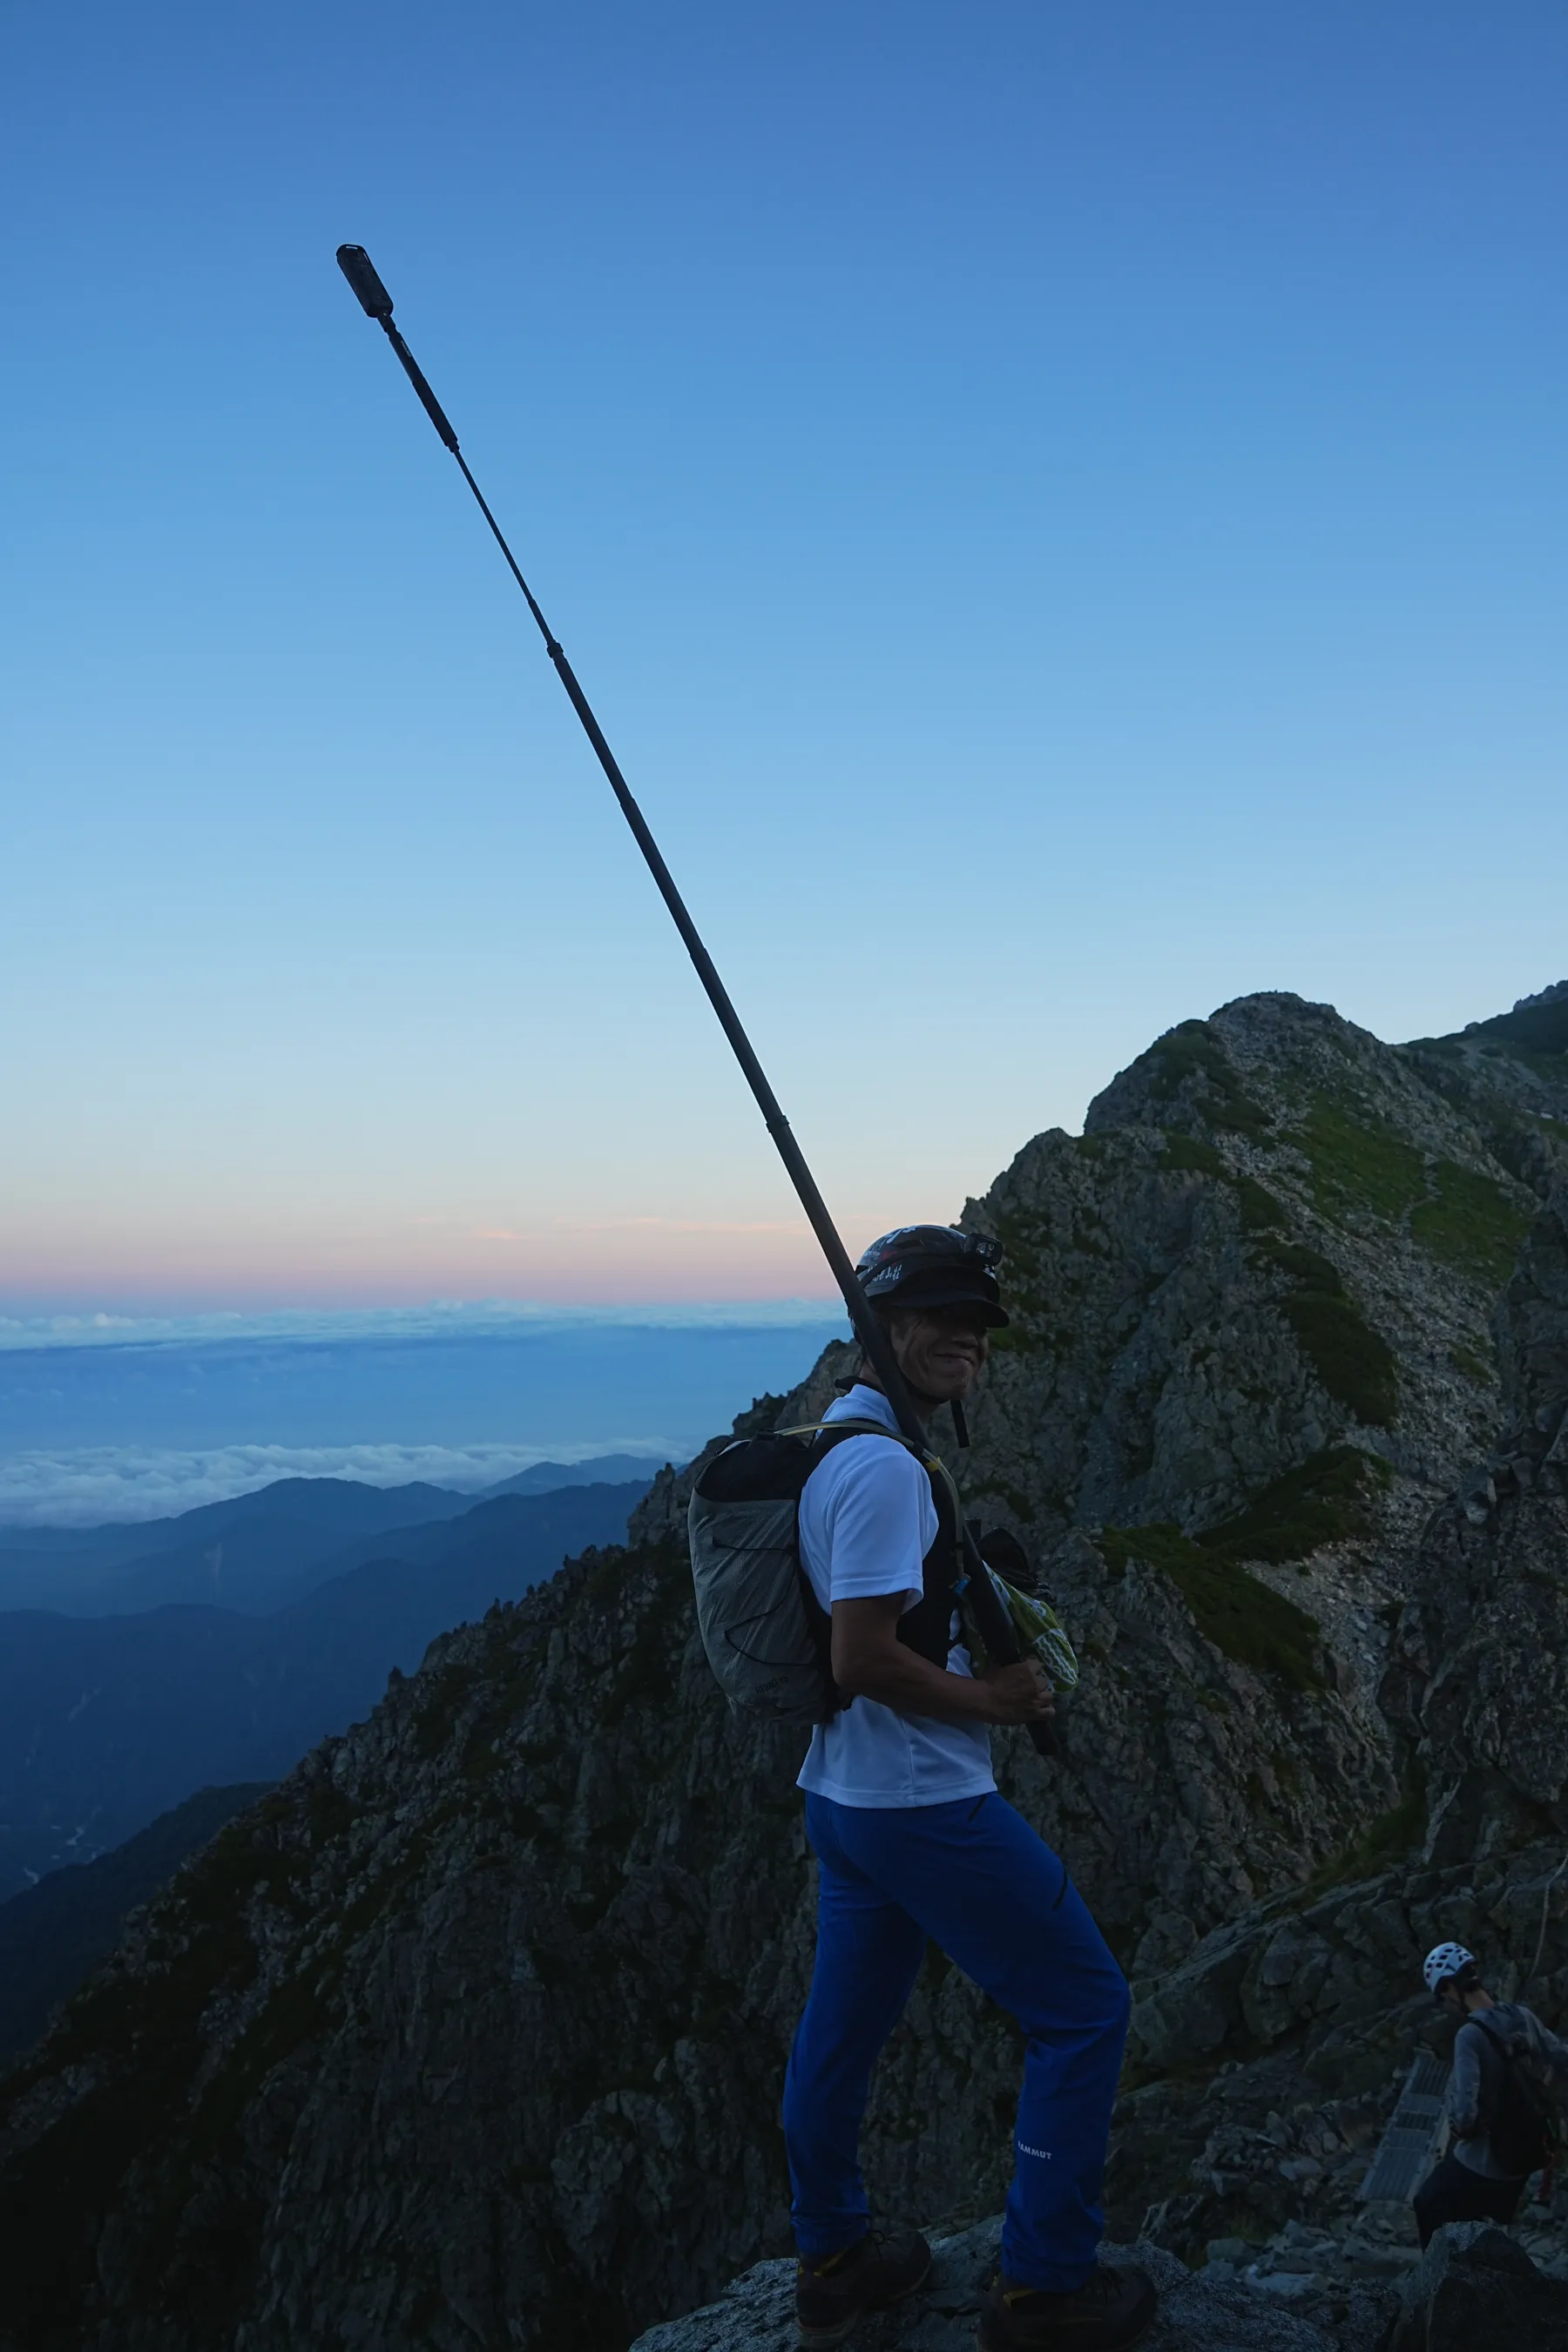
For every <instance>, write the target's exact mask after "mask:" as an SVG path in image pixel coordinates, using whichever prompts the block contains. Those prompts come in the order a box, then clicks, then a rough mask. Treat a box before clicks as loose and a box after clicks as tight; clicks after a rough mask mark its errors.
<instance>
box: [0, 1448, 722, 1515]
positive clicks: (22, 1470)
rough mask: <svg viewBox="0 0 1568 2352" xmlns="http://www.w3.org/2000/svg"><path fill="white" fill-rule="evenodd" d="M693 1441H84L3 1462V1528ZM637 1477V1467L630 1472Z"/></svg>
mask: <svg viewBox="0 0 1568 2352" xmlns="http://www.w3.org/2000/svg"><path fill="white" fill-rule="evenodd" d="M697 1443H700V1441H694V1440H692V1439H691V1438H689V1437H683V1436H680V1435H679V1434H677V1435H676V1436H674V1437H671V1438H668V1439H660V1438H657V1437H646V1436H645V1437H624V1438H616V1439H604V1438H599V1439H595V1441H594V1442H593V1443H592V1444H579V1445H551V1446H544V1445H460V1446H459V1445H223V1446H214V1447H209V1448H207V1449H206V1450H205V1451H200V1452H193V1453H183V1452H180V1451H178V1450H177V1449H174V1448H172V1447H166V1446H107V1445H99V1446H82V1447H79V1448H77V1449H74V1450H71V1451H68V1452H64V1453H49V1452H33V1453H25V1454H14V1455H12V1456H11V1457H10V1458H9V1459H8V1460H0V1527H6V1528H41V1527H51V1528H68V1527H98V1526H100V1525H101V1524H103V1523H105V1522H110V1521H113V1522H124V1521H133V1520H137V1519H162V1518H168V1517H173V1516H174V1514H175V1513H176V1512H179V1511H190V1510H194V1509H195V1507H196V1505H197V1504H198V1503H220V1502H225V1501H226V1500H227V1499H228V1498H229V1497H230V1496H234V1495H249V1494H253V1493H254V1492H255V1491H256V1489H257V1488H258V1486H270V1485H271V1484H272V1482H273V1480H274V1479H275V1478H357V1479H360V1480H363V1483H364V1484H365V1485H366V1486H406V1485H408V1484H409V1483H410V1482H411V1481H412V1480H414V1479H416V1478H421V1479H424V1480H426V1481H427V1483H428V1484H429V1485H431V1486H453V1487H456V1488H457V1490H458V1493H459V1494H464V1495H473V1494H479V1493H480V1492H482V1491H483V1489H484V1488H485V1487H487V1486H495V1485H497V1484H498V1482H499V1481H500V1479H502V1478H510V1477H512V1476H514V1475H516V1473H517V1472H518V1471H520V1470H527V1469H531V1467H532V1465H533V1464H534V1463H536V1462H587V1461H592V1460H593V1458H594V1457H595V1454H643V1455H645V1456H646V1457H647V1461H648V1465H649V1469H650V1471H651V1470H654V1469H657V1468H658V1466H659V1465H661V1464H663V1463H665V1462H669V1461H684V1460H685V1459H686V1458H687V1457H688V1455H689V1454H690V1453H691V1452H692V1451H693V1450H694V1447H695V1444H697ZM623 1475H630V1474H629V1473H626V1474H623Z"/></svg>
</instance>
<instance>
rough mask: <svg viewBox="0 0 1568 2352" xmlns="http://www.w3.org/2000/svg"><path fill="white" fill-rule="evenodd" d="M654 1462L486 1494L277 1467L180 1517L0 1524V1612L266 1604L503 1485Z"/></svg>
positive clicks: (623, 1459) (623, 1475) (612, 1463)
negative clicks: (290, 1472) (354, 1554)
mask: <svg viewBox="0 0 1568 2352" xmlns="http://www.w3.org/2000/svg"><path fill="white" fill-rule="evenodd" d="M657 1466H658V1465H656V1464H655V1463H653V1462H651V1461H649V1460H647V1458H646V1457H645V1456H643V1455H640V1454H599V1455H596V1456H595V1458H594V1459H593V1460H592V1461H589V1462H576V1463H570V1462H536V1463H534V1464H533V1465H531V1467H530V1468H529V1469H527V1470H520V1471H519V1472H518V1473H517V1475H515V1476H514V1477H510V1478H504V1479H501V1480H500V1481H499V1482H498V1483H497V1484H496V1485H495V1486H488V1487H485V1488H484V1489H482V1490H481V1492H480V1493H479V1494H477V1495H474V1494H459V1493H458V1491H457V1490H456V1489H455V1488H453V1487H449V1486H427V1485H426V1484H424V1483H422V1482H421V1483H416V1484H413V1485H409V1486H366V1485H364V1484H363V1483H362V1482H361V1481H359V1480H357V1479H351V1478H279V1479H275V1480H274V1481H273V1483H272V1484H271V1485H270V1486H261V1487H258V1489H257V1490H256V1492H255V1493H253V1494H249V1495H236V1496H233V1497H231V1498H230V1499H229V1500H227V1501H226V1502H221V1503H203V1504H200V1505H199V1506H198V1507H196V1508H195V1510H190V1511H182V1512H181V1513H180V1514H179V1515H178V1517H174V1518H166V1519H143V1520H140V1521H136V1522H133V1523H130V1524H114V1525H110V1526H105V1527H94V1528H37V1527H11V1528H7V1527H0V1611H4V1610H9V1609H58V1610H62V1611H63V1612H65V1613H66V1614H67V1615H68V1616H72V1617H100V1616H111V1615H118V1614H120V1613H121V1612H129V1611H132V1610H142V1609H160V1608H163V1607H165V1606H166V1605H167V1604H168V1603H169V1602H171V1601H206V1602H210V1603H212V1604H213V1605H215V1606H216V1607H219V1608H223V1609H238V1610H241V1611H244V1612H249V1613H262V1612H267V1611H269V1610H273V1609H280V1608H282V1607H283V1606H284V1605H285V1604H286V1603H287V1602H289V1601H293V1600H297V1599H299V1598H300V1596H301V1595H302V1594H304V1593H306V1592H308V1591H310V1589H311V1587H312V1586H313V1585H316V1584H319V1583H321V1581H322V1580H323V1579H324V1578H326V1577H328V1576H334V1575H337V1574H339V1573H341V1571H342V1569H343V1568H344V1567H346V1566H348V1565H349V1562H348V1561H347V1560H345V1559H342V1557H340V1555H341V1554H342V1549H343V1547H344V1546H345V1545H346V1544H349V1543H351V1542H353V1541H355V1540H357V1539H359V1538H365V1537H378V1538H379V1537H382V1536H384V1535H385V1534H387V1533H388V1532H389V1531H391V1530H394V1529H395V1530H397V1531H398V1532H399V1533H400V1534H401V1533H403V1532H405V1531H406V1530H407V1529H408V1528H414V1527H418V1526H423V1525H427V1524H428V1523H430V1522H432V1521H436V1520H441V1519H455V1518H458V1517H460V1516H461V1515H462V1514H463V1513H464V1512H466V1511H469V1510H472V1509H473V1507H474V1506H475V1505H476V1504H477V1503H483V1502H488V1501H489V1500H491V1499H492V1498H493V1497H495V1496H500V1495H544V1494H552V1493H554V1492H557V1491H558V1490H559V1489H560V1488H562V1487H563V1486H624V1485H627V1484H630V1483H632V1482H633V1481H637V1482H639V1483H640V1484H642V1485H644V1486H646V1485H647V1481H648V1480H649V1479H650V1478H651V1477H652V1475H653V1473H654V1470H655V1469H656V1467H657ZM361 1556H362V1557H363V1556H365V1555H363V1554H362V1555H361Z"/></svg>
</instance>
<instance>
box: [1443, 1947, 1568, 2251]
mask: <svg viewBox="0 0 1568 2352" xmlns="http://www.w3.org/2000/svg"><path fill="white" fill-rule="evenodd" d="M1422 1974H1423V1976H1424V1977H1425V1978H1426V1990H1427V1991H1428V1992H1429V1993H1431V1994H1432V1995H1433V1997H1434V1999H1435V2000H1436V2001H1437V2002H1438V2004H1439V2006H1440V2007H1441V2008H1442V2009H1443V2010H1445V2011H1447V2014H1448V2015H1449V2016H1451V2017H1455V2018H1458V2020H1459V2021H1460V2022H1459V2030H1458V2034H1457V2035H1456V2036H1455V2039H1454V2074H1453V2080H1452V2082H1451V2084H1450V2085H1449V2091H1448V2122H1449V2125H1450V2127H1451V2129H1452V2131H1453V2136H1454V2145H1453V2147H1451V2148H1450V2149H1449V2151H1448V2153H1447V2156H1446V2157H1444V2158H1443V2160H1442V2162H1441V2163H1440V2164H1438V2165H1437V2166H1436V2168H1434V2170H1433V2171H1432V2172H1431V2173H1430V2174H1429V2175H1428V2176H1427V2178H1426V2179H1425V2180H1424V2181H1423V2182H1422V2184H1421V2187H1420V2188H1419V2189H1417V2190H1416V2192H1415V2224H1416V2228H1417V2229H1418V2230H1419V2231H1420V2234H1421V2243H1422V2244H1423V2246H1425V2245H1426V2243H1427V2242H1428V2241H1429V2240H1430V2238H1431V2236H1432V2233H1433V2231H1435V2230H1437V2229H1440V2228H1441V2226H1442V2224H1443V2223H1444V2222H1445V2221H1500V2222H1502V2223H1503V2224H1504V2225H1505V2226H1506V2224H1507V2223H1508V2222H1510V2221H1512V2220H1513V2217H1514V2214H1515V2213H1516V2212H1517V2210H1519V2200H1520V2198H1521V2195H1522V2194H1523V2191H1524V2184H1525V2182H1526V2181H1527V2180H1528V2179H1529V2178H1530V2176H1531V2173H1532V2172H1535V2171H1537V2170H1538V2169H1539V2168H1540V2167H1541V2166H1542V2165H1543V2164H1544V2163H1546V2162H1547V2160H1548V2158H1550V2157H1551V2155H1552V2148H1553V2147H1554V2145H1555V2137H1556V2136H1555V2129H1554V2125H1555V2112H1556V2108H1557V2106H1558V2104H1559V2101H1560V2100H1561V2099H1562V2098H1563V2095H1565V2094H1568V2046H1565V2045H1564V2044H1563V2042H1559V2040H1558V2039H1557V2036H1556V2035H1555V2034H1554V2033H1550V2032H1548V2031H1547V2029H1546V2027H1545V2026H1544V2025H1542V2022H1541V2020H1540V2019H1539V2018H1538V2017H1537V2016H1536V2014H1535V2012H1534V2011H1533V2010H1530V2009H1526V2007H1525V2006H1524V2003H1523V2002H1522V2001H1518V2000H1494V1999H1493V1997H1492V1995H1491V1994H1490V1993H1489V1991H1488V1990H1487V1989H1486V1987H1485V1985H1484V1984H1483V1983H1482V1982H1481V1975H1480V1969H1479V1964H1478V1962H1477V1959H1476V1956H1475V1954H1474V1953H1473V1952H1471V1951H1467V1949H1466V1948H1465V1947H1464V1945H1463V1944H1452V1943H1450V1944H1437V1945H1435V1946H1434V1947H1433V1948H1432V1950H1431V1951H1429V1952H1428V1953H1427V1955H1426V1961H1425V1963H1424V1965H1423V1968H1422Z"/></svg>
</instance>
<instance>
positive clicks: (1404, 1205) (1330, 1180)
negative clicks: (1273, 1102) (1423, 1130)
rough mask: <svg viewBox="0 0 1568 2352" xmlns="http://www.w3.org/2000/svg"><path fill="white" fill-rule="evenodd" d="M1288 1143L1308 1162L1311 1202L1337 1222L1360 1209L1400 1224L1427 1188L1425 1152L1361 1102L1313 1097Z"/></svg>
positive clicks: (1324, 1095) (1322, 1096)
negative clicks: (1416, 1147) (1423, 1153)
mask: <svg viewBox="0 0 1568 2352" xmlns="http://www.w3.org/2000/svg"><path fill="white" fill-rule="evenodd" d="M1290 1140H1291V1142H1292V1143H1295V1144H1297V1145H1299V1146H1300V1150H1302V1151H1304V1152H1305V1153H1306V1155H1307V1159H1308V1160H1309V1162H1310V1166H1311V1171H1312V1172H1311V1178H1310V1184H1311V1192H1312V1198H1313V1201H1314V1202H1316V1204H1317V1206H1318V1208H1319V1209H1320V1210H1321V1212H1322V1213H1323V1215H1324V1216H1326V1217H1328V1218H1330V1219H1331V1220H1334V1221H1336V1222H1337V1221H1338V1220H1339V1219H1340V1218H1342V1216H1343V1214H1344V1213H1345V1211H1346V1210H1347V1209H1349V1210H1355V1209H1362V1210H1368V1211H1370V1212H1371V1213H1372V1214H1373V1216H1374V1217H1381V1218H1382V1219H1384V1222H1385V1223H1388V1224H1394V1225H1396V1224H1400V1223H1403V1222H1404V1219H1405V1216H1406V1215H1407V1213H1409V1211H1410V1210H1411V1209H1413V1208H1414V1207H1415V1203H1416V1202H1417V1201H1419V1200H1420V1199H1421V1198H1422V1196H1423V1194H1424V1193H1425V1192H1426V1161H1425V1160H1424V1158H1423V1156H1422V1154H1421V1153H1420V1152H1419V1151H1417V1150H1416V1149H1415V1145H1414V1144H1412V1143H1406V1142H1405V1139H1404V1137H1403V1136H1402V1135H1400V1134H1399V1133H1398V1131H1397V1129H1394V1128H1393V1127H1391V1126H1390V1125H1389V1123H1388V1121H1387V1120H1386V1119H1384V1118H1379V1117H1378V1116H1377V1114H1376V1112H1375V1111H1372V1110H1368V1109H1366V1108H1363V1106H1362V1105H1360V1104H1358V1103H1354V1102H1352V1101H1345V1100H1341V1099H1338V1098H1336V1097H1334V1096H1332V1095H1328V1094H1321V1093H1319V1094H1315V1095H1314V1096H1313V1097H1312V1100H1311V1103H1310V1106H1309V1108H1308V1110H1307V1114H1306V1117H1305V1118H1303V1119H1302V1121H1301V1124H1300V1127H1299V1128H1298V1129H1296V1130H1295V1132H1294V1133H1293V1134H1292V1136H1291V1138H1290Z"/></svg>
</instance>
